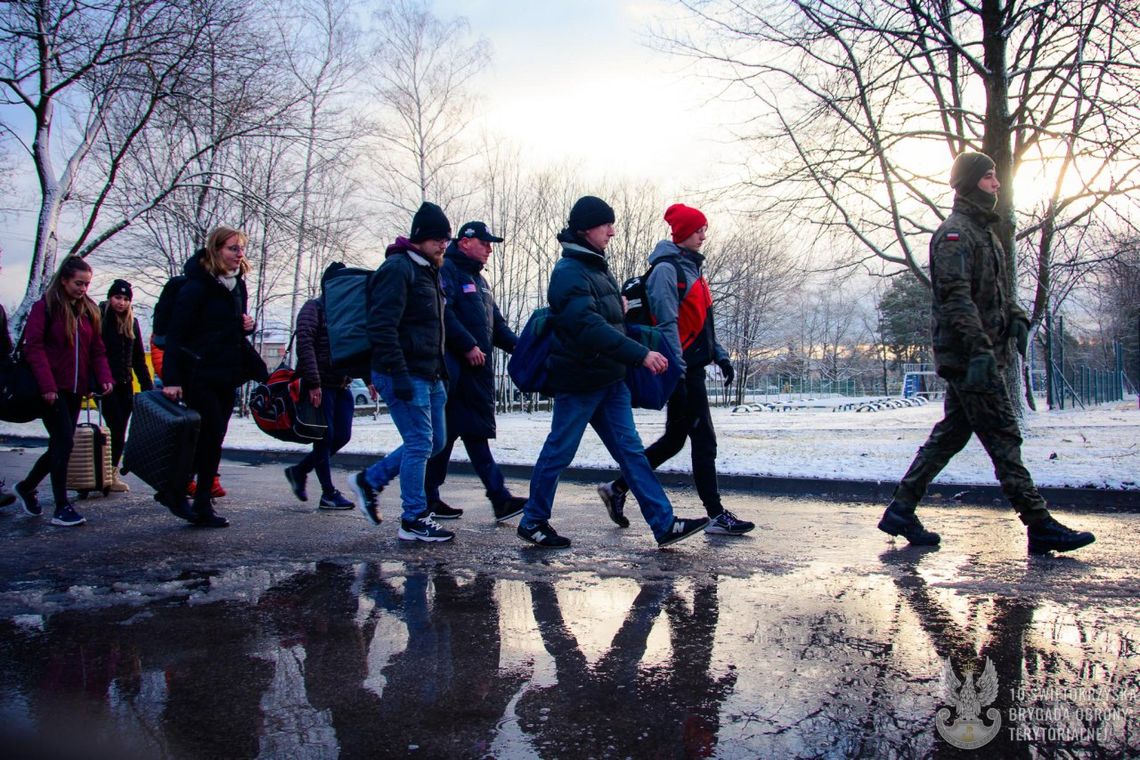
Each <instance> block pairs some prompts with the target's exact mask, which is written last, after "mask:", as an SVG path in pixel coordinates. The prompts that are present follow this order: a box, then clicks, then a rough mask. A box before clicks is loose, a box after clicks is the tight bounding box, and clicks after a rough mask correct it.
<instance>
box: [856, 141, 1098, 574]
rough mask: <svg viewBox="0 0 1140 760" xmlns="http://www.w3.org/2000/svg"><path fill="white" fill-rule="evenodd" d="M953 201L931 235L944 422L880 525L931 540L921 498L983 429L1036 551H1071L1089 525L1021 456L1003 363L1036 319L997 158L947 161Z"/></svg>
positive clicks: (1022, 344) (967, 156)
mask: <svg viewBox="0 0 1140 760" xmlns="http://www.w3.org/2000/svg"><path fill="white" fill-rule="evenodd" d="M950 186H951V187H953V188H954V191H955V196H954V207H953V210H952V212H951V214H950V216H949V217H947V218H946V221H945V222H943V223H942V225H941V226H940V227H939V228H938V230H937V231H936V232H935V233H934V237H933V238H931V241H930V282H931V286H932V288H933V293H932V296H933V303H932V316H933V320H932V321H933V338H934V341H933V342H934V363H935V366H936V368H937V370H938V374H939V376H940V377H943V378H945V380H946V401H945V411H944V416H943V418H942V421H941V422H939V423H938V424H937V425H935V426H934V429H933V430H932V431H931V432H930V437H929V438H927V440H926V443H924V444H923V445H922V447H921V448H920V449H919V450H918V454H917V456H915V458H914V461H913V462H911V465H910V469H908V470H907V472H906V474H905V475H904V476H903V478H902V481H901V482H900V483H899V485H898V487H897V488H896V489H895V493H894V497H893V498H892V499H891V503H890V505H889V506H888V507H887V509H886V511H885V512H884V513H883V517H882V519H881V520H880V521H879V530H881V531H883V532H885V533H888V534H890V535H892V536H903V537H905V538H906V539H907V541H909V542H910V543H912V544H916V545H919V546H934V545H936V544H938V542H939V536H938V534H937V533H934V532H933V531H929V530H926V529H925V528H924V527H923V526H922V523H921V522H919V520H918V517H916V516H915V507H916V506H917V504H918V502H919V500H921V499H922V497H923V495H924V494H925V493H926V488H927V486H929V485H930V481H932V480H933V479H934V478H935V477H936V476H937V475H938V473H940V472H941V471H942V468H944V467H945V466H946V464H947V463H948V462H949V461H950V459H951V458H952V457H953V456H954V455H955V454H957V453H958V452H959V451H961V450H962V448H963V447H964V446H965V445H966V443H967V442H968V441H969V440H970V436H971V435H973V434H976V435H977V436H978V438H979V440H981V442H982V445H983V446H984V447H985V449H986V452H987V453H988V454H989V455H990V460H991V461H992V462H993V465H994V472H995V473H996V474H997V477H998V480H999V481H1000V482H1001V488H1002V493H1004V494H1005V496H1006V498H1007V499H1009V502H1010V504H1012V505H1013V508H1014V509H1015V510H1017V513H1018V516H1019V517H1020V518H1021V521H1022V523H1024V524H1025V525H1026V526H1027V529H1026V532H1027V534H1028V539H1029V552H1030V553H1031V554H1044V553H1046V552H1049V551H1062V552H1063V551H1071V550H1073V549H1079V548H1081V547H1082V546H1087V545H1088V544H1091V543H1092V542H1093V541H1095V540H1096V539H1095V537H1094V536H1093V534H1092V533H1089V532H1087V531H1074V530H1070V529H1069V528H1067V527H1065V526H1064V525H1062V524H1061V523H1059V522H1057V520H1055V519H1054V518H1053V517H1052V516H1050V514H1049V510H1048V509H1046V507H1045V499H1043V498H1042V497H1041V494H1040V493H1038V491H1037V488H1036V487H1035V486H1034V484H1033V478H1032V476H1031V475H1030V474H1029V471H1028V470H1027V469H1025V465H1023V464H1022V462H1021V433H1020V431H1019V430H1018V427H1017V418H1016V417H1015V416H1014V411H1013V405H1012V403H1011V401H1010V397H1009V391H1008V390H1007V389H1006V387H1005V382H1004V381H1003V380H1002V377H1001V371H1002V369H1003V368H1004V367H1005V366H1006V364H1007V363H1008V361H1009V360H1010V358H1011V357H1010V343H1011V342H1012V343H1013V344H1014V346H1015V347H1016V349H1017V351H1018V353H1020V354H1021V355H1022V356H1025V351H1026V347H1027V346H1026V344H1027V341H1028V335H1029V319H1028V318H1027V317H1026V315H1025V312H1024V311H1022V310H1021V308H1020V307H1018V305H1017V304H1016V303H1014V301H1013V300H1012V299H1011V298H1010V297H1009V296H1008V294H1007V293H1006V292H1005V290H1004V285H1003V283H1004V281H1005V254H1004V252H1003V250H1002V247H1001V242H1000V241H999V240H998V237H997V235H996V234H995V233H994V231H993V229H992V226H993V224H995V223H996V222H997V221H998V216H997V214H995V213H994V208H995V207H996V206H997V192H998V190H999V189H1000V188H1001V183H1000V182H999V181H998V179H997V174H996V169H995V166H994V162H993V160H992V159H991V158H990V157H989V156H987V155H985V154H984V153H963V154H961V155H960V156H958V158H957V159H955V161H954V166H953V167H952V168H951V170H950Z"/></svg>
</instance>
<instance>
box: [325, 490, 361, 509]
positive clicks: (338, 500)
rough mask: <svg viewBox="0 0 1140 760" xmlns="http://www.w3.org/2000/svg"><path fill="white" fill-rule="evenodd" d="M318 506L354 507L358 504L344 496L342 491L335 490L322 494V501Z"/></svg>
mask: <svg viewBox="0 0 1140 760" xmlns="http://www.w3.org/2000/svg"><path fill="white" fill-rule="evenodd" d="M317 506H318V508H319V509H352V508H353V507H355V506H356V505H355V504H353V503H352V502H351V501H349V500H348V499H346V498H344V494H342V493H341V492H340V491H333V492H332V493H325V494H321V502H320V504H318V505H317Z"/></svg>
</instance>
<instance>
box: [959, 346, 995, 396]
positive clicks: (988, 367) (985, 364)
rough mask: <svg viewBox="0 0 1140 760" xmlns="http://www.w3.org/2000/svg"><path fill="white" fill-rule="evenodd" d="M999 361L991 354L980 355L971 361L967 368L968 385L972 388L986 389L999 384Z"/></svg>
mask: <svg viewBox="0 0 1140 760" xmlns="http://www.w3.org/2000/svg"><path fill="white" fill-rule="evenodd" d="M997 379H998V373H997V360H995V359H994V355H993V354H990V353H985V354H978V355H977V356H975V357H973V358H972V359H970V365H969V366H968V367H967V368H966V385H967V386H970V387H972V388H985V387H986V386H988V385H992V384H994V383H996V382H997Z"/></svg>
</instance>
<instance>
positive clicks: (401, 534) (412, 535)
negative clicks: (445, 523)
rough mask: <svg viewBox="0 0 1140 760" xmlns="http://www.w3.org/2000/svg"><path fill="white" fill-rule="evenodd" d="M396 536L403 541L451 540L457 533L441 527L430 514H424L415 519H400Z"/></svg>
mask: <svg viewBox="0 0 1140 760" xmlns="http://www.w3.org/2000/svg"><path fill="white" fill-rule="evenodd" d="M396 537H397V538H399V539H400V540H401V541H450V540H451V539H453V538H455V534H454V533H452V532H451V531H450V530H444V529H443V528H441V527H440V526H439V523H437V522H436V521H435V520H433V519H431V516H430V515H427V514H423V515H420V516H419V517H417V518H416V519H414V520H400V530H399V531H397V532H396Z"/></svg>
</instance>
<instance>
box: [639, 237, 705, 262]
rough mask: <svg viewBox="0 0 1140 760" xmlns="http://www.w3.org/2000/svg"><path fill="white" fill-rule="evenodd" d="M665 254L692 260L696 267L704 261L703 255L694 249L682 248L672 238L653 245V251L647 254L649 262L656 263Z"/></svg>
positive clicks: (665, 255)
mask: <svg viewBox="0 0 1140 760" xmlns="http://www.w3.org/2000/svg"><path fill="white" fill-rule="evenodd" d="M667 256H682V257H684V258H687V259H689V260H691V261H693V262H694V263H695V264H696V265H697V266H698V267H699V266H701V265H702V264H704V263H705V257H704V256H703V255H701V254H699V253H697V252H696V251H691V250H689V249H688V248H682V247H681V246H679V245H677V244H676V243H674V242H673V241H672V240H661V241H659V242H658V243H657V245H656V246H654V247H653V253H651V254H649V263H650V264H656V263H657V262H658V261H659V260H660V259H663V258H665V257H667Z"/></svg>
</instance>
